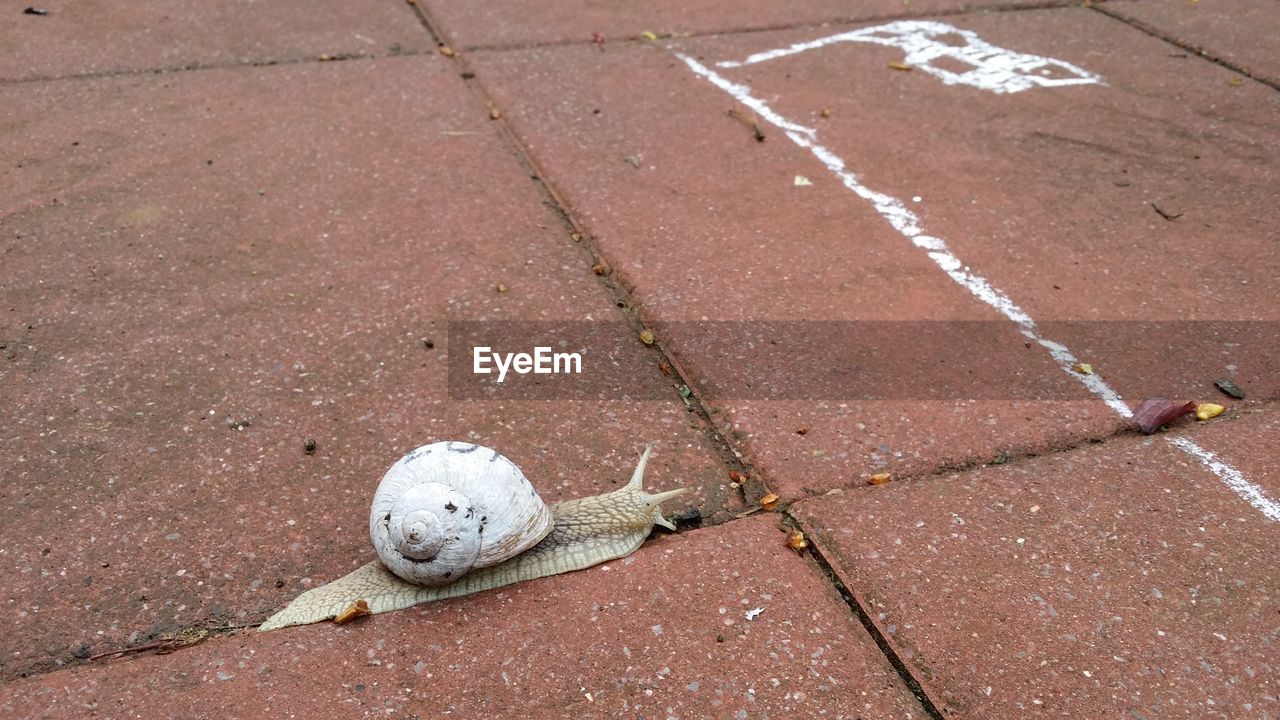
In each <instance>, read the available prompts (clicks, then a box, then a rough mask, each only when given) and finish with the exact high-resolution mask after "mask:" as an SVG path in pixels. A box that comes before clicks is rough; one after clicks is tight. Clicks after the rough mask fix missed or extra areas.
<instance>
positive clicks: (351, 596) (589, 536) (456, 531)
mask: <svg viewBox="0 0 1280 720" xmlns="http://www.w3.org/2000/svg"><path fill="white" fill-rule="evenodd" d="M428 450H429V452H427V451H428ZM649 450H650V448H647V447H646V448H645V450H644V454H643V455H641V457H640V461H639V463H637V465H636V469H635V471H634V472H633V473H632V475H631V480H630V482H628V483H627V484H626V485H625V486H624V487H622V488H619V489H618V490H615V491H613V492H609V493H605V494H603V495H593V496H590V497H584V498H578V499H575V500H567V501H565V502H560V503H555V504H552V505H549V506H548V505H545V504H544V503H543V502H542V500H541V499H540V498H539V497H538V495H537V492H536V491H535V490H534V489H533V487H532V486H531V485H530V484H529V481H528V480H527V479H525V477H524V475H523V474H522V473H521V472H520V470H519V469H518V468H516V466H515V465H514V464H513V463H511V462H510V461H509V460H507V459H506V458H505V457H503V456H502V455H500V454H499V453H497V452H496V451H494V450H491V449H489V448H485V447H482V446H480V445H472V444H470V443H461V442H447V443H434V444H432V445H426V446H424V447H422V448H418V449H417V450H415V451H413V452H410V453H409V454H408V455H405V456H404V457H403V458H401V460H400V461H399V462H397V463H396V464H395V465H393V466H392V467H391V469H390V470H388V471H387V474H386V475H385V476H384V477H383V481H382V483H381V484H380V485H379V487H378V491H377V492H376V493H375V498H374V502H373V506H372V508H371V509H370V517H369V529H370V537H371V538H372V539H373V543H374V547H375V549H376V550H377V552H378V557H379V559H378V560H376V561H373V562H370V563H368V564H366V565H364V566H363V567H361V568H359V569H357V570H356V571H354V572H352V573H351V574H349V575H347V576H345V577H343V578H340V579H338V580H335V581H333V582H331V583H328V584H327V585H323V586H321V587H318V588H315V589H313V590H309V591H307V592H305V593H303V594H302V595H300V596H299V597H298V598H297V599H295V600H294V601H293V602H292V603H290V604H289V605H288V606H287V607H285V609H284V610H281V611H280V612H278V613H276V614H275V615H273V616H271V617H270V618H268V619H267V621H266V622H265V623H263V624H262V627H261V628H260V629H261V630H273V629H276V628H281V627H288V626H290V625H304V624H307V623H313V622H319V621H321V620H327V619H329V618H332V617H335V616H337V615H339V614H340V613H342V612H343V611H344V610H346V609H347V608H348V607H349V606H351V605H352V604H353V603H355V602H356V601H358V600H364V601H365V602H366V603H367V605H368V609H369V613H370V614H376V613H382V612H390V611H392V610H401V609H404V608H408V607H412V606H414V605H417V604H420V603H424V602H430V601H433V600H443V599H446V598H452V597H459V596H462V595H469V594H471V593H476V592H481V591H484V590H489V589H492V588H496V587H502V586H504V585H510V584H512V583H517V582H523V581H525V580H532V579H535V578H540V577H546V576H549V575H557V574H560V573H565V572H572V571H574V570H581V569H583V568H588V567H591V566H592V565H597V564H599V563H602V562H605V561H608V560H614V559H616V558H620V557H624V556H626V555H629V554H631V553H632V552H635V551H636V550H637V549H638V548H639V547H640V545H641V544H642V543H644V541H645V538H647V537H648V536H649V533H650V531H651V530H652V529H653V526H654V525H662V526H663V527H666V528H668V529H672V530H674V529H675V526H674V525H672V524H671V523H670V521H668V520H667V519H666V518H664V517H663V516H662V510H661V507H660V506H661V504H662V503H663V502H665V501H667V500H670V499H672V498H674V497H676V496H678V495H681V494H683V493H685V492H686V489H685V488H681V489H677V490H669V491H667V492H661V493H657V494H653V495H651V494H649V493H646V492H645V491H644V487H643V482H644V469H645V464H646V463H647V462H648V459H649ZM464 456H465V459H461V458H464ZM433 457H434V458H436V459H434V460H433V459H432V458H433ZM440 458H447V459H445V460H441V459H440ZM454 478H458V479H457V480H455V479H454ZM451 483H456V484H451ZM433 485H444V486H446V487H444V488H441V487H426V488H424V486H433ZM465 492H471V493H473V494H472V495H467V494H465ZM451 493H456V494H451ZM410 501H413V502H418V501H424V502H425V504H421V505H414V504H413V502H410ZM450 505H451V506H453V508H454V509H453V510H450V509H449V508H448V506H450ZM468 511H470V513H471V517H470V518H468V517H466V516H467V514H468ZM481 518H483V521H481ZM471 529H475V530H477V532H476V533H475V534H474V536H467V535H466V533H467V532H469V531H470V530H471ZM406 551H407V552H408V553H409V554H405V552H406ZM415 555H416V556H415ZM449 563H456V564H453V565H450V564H449ZM406 576H407V577H406Z"/></svg>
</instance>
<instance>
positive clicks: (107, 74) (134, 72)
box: [0, 50, 427, 87]
mask: <svg viewBox="0 0 1280 720" xmlns="http://www.w3.org/2000/svg"><path fill="white" fill-rule="evenodd" d="M426 54H427V51H425V50H401V51H400V52H394V53H339V54H334V55H327V54H321V55H314V56H308V57H295V58H267V59H262V60H249V61H247V62H223V63H198V62H197V63H187V64H185V65H172V66H169V67H158V68H123V69H120V70H103V71H100V72H86V73H71V74H69V75H35V76H32V77H20V78H0V87H6V86H11V85H24V84H27V83H37V82H58V81H64V80H98V79H101V78H114V77H126V78H127V77H143V76H147V75H175V74H178V73H184V72H200V71H202V70H234V69H236V68H267V67H275V66H277V65H302V64H304V63H321V62H323V63H329V62H334V63H337V62H347V61H350V60H386V59H390V58H398V57H415V56H422V55H426Z"/></svg>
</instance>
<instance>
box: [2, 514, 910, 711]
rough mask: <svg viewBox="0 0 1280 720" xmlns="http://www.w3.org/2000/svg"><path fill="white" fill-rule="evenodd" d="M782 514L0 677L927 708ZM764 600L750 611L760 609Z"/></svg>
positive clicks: (389, 706)
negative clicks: (531, 571) (485, 580)
mask: <svg viewBox="0 0 1280 720" xmlns="http://www.w3.org/2000/svg"><path fill="white" fill-rule="evenodd" d="M775 525H776V522H775V518H773V517H755V518H750V519H746V520H744V521H741V522H735V523H733V524H731V525H726V526H721V527H717V528H709V529H705V530H699V531H694V532H691V533H686V534H683V535H680V536H676V537H664V538H661V539H658V540H656V541H651V542H650V543H649V544H648V545H646V546H645V547H643V548H641V549H640V550H639V551H638V552H637V553H636V554H635V555H633V556H631V557H629V558H627V559H625V560H623V561H619V562H613V563H609V564H607V565H604V566H601V567H599V568H594V569H591V570H587V571H583V572H580V573H573V574H569V575H560V576H556V577H554V578H547V579H543V580H538V581H535V582H531V583H526V584H523V585H520V586H518V587H513V588H510V589H507V590H503V591H500V592H490V593H485V594H482V595H477V596H472V597H470V598H462V599H458V600H453V601H446V602H442V603H439V604H436V605H427V606H422V607H420V608H415V609H412V610H408V611H403V612H399V613H392V614H388V615H381V616H376V617H373V618H369V619H368V620H364V621H360V622H357V623H355V624H353V625H349V626H346V627H336V626H334V625H332V624H328V623H326V624H323V625H312V626H307V627H304V628H292V629H287V630H282V631H275V632H271V633H262V634H259V633H254V632H249V633H242V634H237V635H234V636H231V637H224V638H216V639H211V640H208V641H206V642H204V643H203V644H201V645H198V646H195V647H192V648H189V649H184V650H182V651H180V652H177V653H175V654H172V655H167V656H152V657H144V658H138V659H134V660H124V661H114V662H108V663H105V664H104V665H103V666H101V667H83V666H82V667H78V668H73V669H69V670H66V671H61V672H55V673H48V674H45V675H42V676H40V677H36V678H31V679H26V680H17V681H14V682H10V683H8V684H6V685H4V686H2V687H0V713H2V714H4V715H5V716H6V717H48V718H56V717H85V716H86V715H88V714H89V713H90V712H93V713H95V714H96V715H98V716H114V715H116V714H118V713H122V712H125V711H129V710H139V709H141V710H142V712H143V714H144V715H145V716H148V717H185V716H191V715H195V716H203V715H207V714H208V713H210V712H212V711H213V709H214V708H216V709H217V714H218V716H219V717H262V716H263V715H264V714H269V715H270V716H272V717H295V716H296V717H310V718H330V717H357V716H366V715H369V716H372V715H377V716H388V715H389V716H392V717H443V716H446V715H447V716H448V717H461V718H489V717H516V716H517V712H518V715H519V716H520V717H575V718H578V717H580V718H617V717H628V718H666V717H681V718H685V717H689V718H702V717H707V718H709V717H716V718H735V717H736V718H741V717H751V718H757V717H759V718H768V717H831V718H841V717H842V718H855V717H861V718H922V717H924V714H923V712H922V710H921V708H920V707H919V705H918V704H917V703H916V700H915V698H914V697H913V696H912V695H911V694H910V693H909V692H908V691H907V690H906V688H905V686H904V685H903V684H902V683H901V681H900V680H899V679H898V676H897V675H896V674H895V673H894V672H893V670H892V669H891V668H890V667H889V664H888V662H887V661H886V660H885V658H884V656H883V655H881V654H880V652H879V650H878V649H877V647H876V646H875V644H874V643H873V642H872V641H871V638H870V637H868V636H867V634H866V631H865V630H864V629H863V628H862V626H861V625H860V624H859V623H858V622H857V621H855V620H854V619H853V617H852V615H851V614H850V613H849V609H848V608H847V607H846V606H845V605H844V603H843V601H842V600H841V599H840V597H839V595H838V594H836V593H835V591H834V590H833V589H832V588H831V586H830V585H829V584H828V583H827V581H826V580H825V579H824V578H823V576H822V574H821V573H820V572H819V571H818V570H817V569H816V568H815V567H814V565H813V564H812V562H810V561H808V560H806V559H803V558H801V557H800V556H798V555H796V554H795V553H793V552H791V551H790V550H787V549H786V548H785V547H784V546H783V542H782V541H783V538H784V535H783V533H782V532H780V531H779V530H778V529H777V528H776V526H775ZM758 608H763V611H762V612H760V613H759V614H758V615H757V616H756V617H755V618H754V619H753V620H750V621H748V620H746V618H745V614H746V613H747V612H748V611H751V610H754V609H758Z"/></svg>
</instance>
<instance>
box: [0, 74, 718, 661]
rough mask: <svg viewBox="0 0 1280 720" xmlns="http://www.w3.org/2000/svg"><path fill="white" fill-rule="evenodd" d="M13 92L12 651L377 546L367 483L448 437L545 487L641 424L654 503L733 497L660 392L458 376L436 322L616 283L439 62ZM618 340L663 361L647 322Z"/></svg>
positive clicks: (7, 522) (16, 657)
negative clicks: (605, 394)
mask: <svg viewBox="0 0 1280 720" xmlns="http://www.w3.org/2000/svg"><path fill="white" fill-rule="evenodd" d="M0 105H3V106H4V107H6V108H9V109H10V111H9V115H8V128H7V131H6V132H5V133H4V134H3V135H2V136H0V156H2V157H4V158H6V160H5V165H4V167H3V169H0V183H3V185H4V187H5V188H6V190H7V192H6V193H5V196H4V198H3V200H0V255H2V256H3V258H4V259H3V264H4V268H5V273H4V278H3V281H2V282H3V284H2V285H0V301H2V304H0V307H2V308H3V314H2V315H0V345H2V346H3V348H2V349H0V354H2V355H0V357H2V360H0V363H2V364H0V407H3V408H4V413H3V419H2V420H0V447H2V448H3V449H2V452H3V454H4V456H5V457H7V458H9V459H10V460H11V462H10V464H9V466H8V468H7V469H6V472H5V482H4V483H3V484H2V485H0V523H2V525H0V527H2V529H3V532H4V535H5V537H6V538H8V540H7V541H6V544H5V546H4V547H3V548H0V566H2V567H3V571H4V573H5V575H6V577H8V581H6V583H5V586H4V591H3V603H4V608H5V611H6V617H8V620H7V621H6V622H5V625H4V631H3V633H0V634H2V635H3V640H0V658H2V659H0V675H3V676H5V677H12V676H14V675H17V674H20V673H26V672H31V671H35V670H40V669H48V668H49V667H56V666H58V665H60V664H63V663H67V662H74V661H77V660H79V659H83V658H84V657H87V656H88V655H90V654H93V653H98V652H101V651H104V650H113V649H117V648H120V647H123V646H126V645H130V644H135V643H142V642H146V641H147V640H149V639H151V638H153V637H155V636H157V635H159V634H163V633H165V632H170V631H174V630H177V629H181V628H187V627H192V626H206V625H240V624H245V623H250V622H256V621H260V620H261V619H262V618H263V617H265V616H266V615H267V614H268V613H269V612H271V611H273V610H275V609H278V608H279V607H280V606H281V605H282V604H283V603H284V602H285V601H286V600H287V599H290V598H291V597H293V596H296V595H297V594H298V593H299V592H300V591H302V590H304V589H306V588H307V587H308V586H309V585H310V584H312V583H313V579H314V582H318V581H320V580H322V579H328V578H333V577H337V576H338V575H340V574H342V573H344V572H346V571H348V570H350V569H352V568H354V567H355V566H357V565H359V564H362V563H363V562H365V561H367V560H368V558H369V557H371V552H370V550H371V548H370V547H369V541H368V536H367V530H366V528H367V522H368V521H367V512H368V510H367V508H368V503H369V501H370V499H371V497H372V493H373V489H374V487H375V486H376V484H377V482H378V480H379V478H380V477H381V476H382V473H383V472H384V471H385V469H386V468H387V467H389V466H390V465H391V464H392V463H393V462H394V461H395V460H396V459H397V458H399V457H400V456H401V454H403V453H405V452H407V451H408V450H410V449H412V448H414V447H416V446H418V445H421V444H425V443H427V442H431V441H435V440H440V439H458V440H467V441H473V442H477V443H481V444H484V445H488V446H491V447H495V448H498V449H500V450H501V451H502V452H503V453H504V454H506V455H507V456H508V457H509V458H511V459H512V460H513V461H514V462H516V463H517V464H518V465H519V466H520V467H521V468H522V469H523V471H524V472H525V474H526V475H527V476H528V477H529V478H530V480H531V482H532V483H533V484H534V485H535V487H537V488H538V490H539V491H540V493H541V494H542V496H543V497H544V498H545V499H547V500H548V501H555V500H562V499H567V498H570V497H579V496H585V495H591V494H596V493H599V492H604V491H607V490H609V489H611V488H614V487H616V486H618V484H619V483H623V482H625V481H626V480H627V478H628V477H629V475H630V472H631V469H632V467H633V466H634V464H635V462H636V460H637V459H638V455H639V452H640V450H641V448H642V446H643V445H644V444H645V443H646V442H655V443H657V445H656V448H655V450H654V456H653V461H652V462H651V464H650V473H649V483H650V487H654V488H656V487H664V488H665V487H675V486H689V487H693V488H695V492H694V493H693V494H692V495H691V496H689V497H687V500H686V501H682V502H680V503H673V504H672V505H671V506H670V507H669V508H668V509H669V510H670V511H672V512H679V511H680V510H682V509H687V508H689V507H692V506H695V505H696V506H698V507H700V508H701V511H702V513H703V514H704V516H706V517H707V518H708V519H709V520H711V521H716V519H717V518H720V519H723V517H724V516H728V515H730V514H732V513H733V512H735V511H736V510H737V509H739V505H737V504H736V503H738V502H739V501H738V500H736V497H737V495H736V492H737V491H735V490H733V489H731V488H730V487H729V483H730V480H729V477H728V474H727V471H726V469H725V466H724V464H723V463H722V461H721V458H720V456H719V455H718V451H717V450H716V449H715V448H714V447H712V446H711V445H710V444H709V441H708V440H707V437H708V436H707V433H706V428H705V427H703V424H702V423H701V421H700V420H699V419H698V416H696V415H695V414H691V413H689V412H688V411H687V410H686V409H685V407H684V405H683V404H682V403H681V402H680V401H679V399H678V397H677V396H676V395H675V393H674V392H672V393H670V394H669V395H668V399H667V400H665V401H652V402H635V403H621V402H612V401H607V400H605V401H581V402H557V401H545V402H524V403H520V402H513V403H504V402H487V401H455V400H453V399H451V398H450V396H449V394H448V383H447V373H446V367H447V361H446V355H447V354H448V353H450V352H465V348H450V347H449V345H448V337H449V336H448V323H449V321H451V320H459V319H465V320H485V319H496V318H501V319H508V320H511V319H520V318H531V319H532V318H537V319H547V320H550V319H566V318H573V319H581V318H584V317H593V316H594V317H607V316H612V314H614V313H617V310H616V308H615V307H614V301H613V300H612V298H611V297H609V295H608V294H607V293H606V292H605V290H604V289H603V288H602V286H601V285H600V283H599V279H598V278H597V277H596V276H595V275H594V274H592V272H591V269H590V268H591V260H590V257H589V256H588V255H587V253H585V251H583V250H582V249H581V248H580V246H578V245H576V244H575V243H574V242H573V241H572V240H571V239H570V238H569V232H568V230H566V229H565V228H564V227H563V226H562V225H561V224H560V223H559V220H558V218H557V216H556V214H555V213H554V212H553V211H552V210H551V209H549V208H548V207H547V206H546V205H545V204H544V203H543V198H542V195H541V194H540V192H539V191H538V190H537V189H536V185H535V184H534V183H532V182H530V180H529V177H528V175H527V173H526V172H525V171H524V170H522V169H521V168H520V166H519V165H518V164H517V162H516V160H515V159H514V158H513V157H512V155H511V153H510V151H509V150H508V149H507V146H506V145H505V144H504V142H503V141H502V139H501V136H500V134H499V132H498V131H497V129H496V128H495V126H494V124H493V123H492V122H491V121H490V120H489V119H488V113H487V111H486V109H485V108H484V107H483V105H481V104H480V103H479V102H477V101H475V100H474V99H472V97H471V96H470V95H469V94H468V92H467V91H466V90H465V88H464V86H463V84H462V81H461V80H460V79H459V77H458V74H457V72H456V70H454V69H453V68H452V67H451V64H450V63H449V62H448V61H447V60H445V59H444V58H441V57H438V56H435V55H431V56H423V57H405V58H394V59H383V60H358V61H357V60H353V61H347V62H339V63H308V64H294V65H288V66H276V67H269V68H238V69H234V70H228V69H218V70H204V71H194V72H185V73H177V74H171V75H165V76H128V77H112V78H92V79H76V80H66V81H56V82H46V83H22V84H18V85H10V86H5V87H0ZM495 209H496V210H495ZM499 284H503V285H504V287H505V288H506V291H505V292H499V291H498V290H497V286H498V285H499ZM619 358H620V359H619V362H620V363H621V364H622V365H623V366H624V367H629V366H637V367H644V368H648V369H649V372H650V380H649V382H650V383H651V384H652V385H653V386H654V387H656V388H658V389H659V390H661V389H663V388H668V387H669V383H668V381H667V380H666V379H665V378H664V377H663V376H662V375H661V374H660V372H659V371H658V370H657V367H656V366H657V363H658V362H659V360H660V358H661V356H660V355H659V354H658V353H657V352H656V351H654V350H653V349H651V348H646V347H645V346H643V345H642V344H641V343H640V342H639V341H636V342H634V343H632V345H631V346H630V350H627V349H625V348H624V349H623V350H622V351H620V356H619ZM628 358H630V359H628ZM591 371H593V370H592V368H591V366H590V364H588V366H587V369H586V370H585V371H584V372H591ZM594 371H595V372H607V370H606V369H603V368H596V369H595V370H594ZM659 395H660V393H659V392H657V391H655V392H654V393H652V396H654V397H657V396H659ZM308 438H310V439H314V440H315V442H316V450H315V454H314V455H308V454H306V453H305V452H304V440H306V439H308Z"/></svg>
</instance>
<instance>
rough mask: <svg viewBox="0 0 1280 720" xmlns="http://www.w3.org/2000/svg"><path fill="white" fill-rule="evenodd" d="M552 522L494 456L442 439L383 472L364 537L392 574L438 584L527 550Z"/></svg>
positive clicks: (520, 478)
mask: <svg viewBox="0 0 1280 720" xmlns="http://www.w3.org/2000/svg"><path fill="white" fill-rule="evenodd" d="M554 522H555V521H554V518H553V517H552V515H551V510H550V509H549V508H548V507H547V506H546V504H545V503H544V502H542V498H540V497H538V493H537V491H535V490H534V489H533V486H532V485H531V484H529V481H528V479H526V478H525V476H524V473H522V472H520V468H518V467H516V466H515V464H514V463H512V462H511V461H510V460H508V459H507V458H506V457H504V456H503V455H502V454H501V453H499V452H498V451H497V450H493V449H490V448H487V447H483V446H481V445H474V444H471V443H465V442H454V441H448V442H437V443H432V444H430V445H424V446H422V447H420V448H418V449H416V450H414V451H412V452H410V453H408V454H407V455H405V456H404V457H402V458H400V460H399V461H397V462H396V464H395V465H392V466H391V468H390V469H389V470H387V472H386V474H385V475H384V476H383V477H382V482H381V483H379V484H378V489H377V491H376V492H375V493H374V498H373V506H372V508H371V509H370V512H369V536H370V538H371V539H372V540H373V546H374V549H375V550H376V551H377V553H378V558H379V559H380V560H381V561H382V564H383V565H386V566H387V569H389V570H391V572H393V573H395V574H396V575H397V576H399V577H401V578H403V579H404V580H407V581H409V582H411V583H415V584H418V585H444V584H447V583H450V582H453V581H455V580H457V579H458V578H460V577H462V576H463V575H465V574H466V573H467V572H469V571H470V570H473V569H476V568H482V567H488V566H490V565H495V564H497V563H500V562H503V561H504V560H507V559H509V558H511V557H513V556H515V555H517V554H519V553H521V552H524V551H525V550H527V549H528V548H530V547H533V546H534V545H536V544H537V543H538V542H539V541H540V540H542V539H543V538H544V537H546V536H547V534H548V533H550V532H551V529H552V526H553V525H554Z"/></svg>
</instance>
